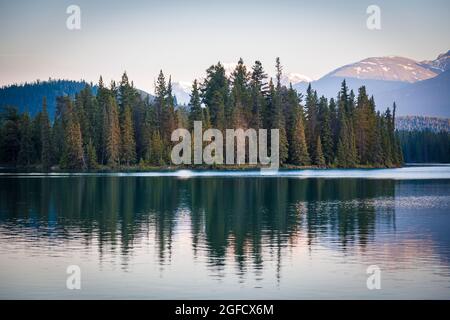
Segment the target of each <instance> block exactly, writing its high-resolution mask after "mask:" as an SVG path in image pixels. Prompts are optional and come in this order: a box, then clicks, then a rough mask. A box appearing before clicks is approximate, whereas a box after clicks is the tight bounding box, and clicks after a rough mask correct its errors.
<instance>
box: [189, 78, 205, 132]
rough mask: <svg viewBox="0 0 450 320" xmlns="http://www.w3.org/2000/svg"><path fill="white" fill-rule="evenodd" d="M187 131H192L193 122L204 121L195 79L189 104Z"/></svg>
mask: <svg viewBox="0 0 450 320" xmlns="http://www.w3.org/2000/svg"><path fill="white" fill-rule="evenodd" d="M189 106H190V110H189V129H190V130H193V129H194V121H202V122H203V121H204V116H203V109H202V106H201V101H200V92H199V90H198V83H197V79H195V80H194V83H193V85H192V93H191V100H190V102H189Z"/></svg>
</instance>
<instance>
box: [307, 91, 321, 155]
mask: <svg viewBox="0 0 450 320" xmlns="http://www.w3.org/2000/svg"><path fill="white" fill-rule="evenodd" d="M317 104H318V101H317V92H316V91H314V90H312V88H311V84H309V85H308V88H307V90H306V101H305V117H306V126H305V135H306V141H307V144H308V148H309V153H310V154H312V155H313V154H315V149H316V141H317V135H318V130H317V128H318V126H319V121H318V112H317Z"/></svg>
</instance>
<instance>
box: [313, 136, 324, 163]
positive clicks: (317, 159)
mask: <svg viewBox="0 0 450 320" xmlns="http://www.w3.org/2000/svg"><path fill="white" fill-rule="evenodd" d="M315 152H316V153H315V154H314V164H315V165H317V166H319V167H323V166H325V157H324V155H323V151H322V142H321V140H320V135H319V136H317V143H316V151H315Z"/></svg>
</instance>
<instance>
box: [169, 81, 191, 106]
mask: <svg viewBox="0 0 450 320" xmlns="http://www.w3.org/2000/svg"><path fill="white" fill-rule="evenodd" d="M191 90H192V83H190V82H187V81H178V82H172V93H173V95H175V97H176V98H177V103H178V104H186V105H187V104H188V103H189V101H190V100H191Z"/></svg>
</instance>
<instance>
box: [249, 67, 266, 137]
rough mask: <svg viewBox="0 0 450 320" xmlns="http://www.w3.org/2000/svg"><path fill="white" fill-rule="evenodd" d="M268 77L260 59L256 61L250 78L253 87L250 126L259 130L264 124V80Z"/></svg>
mask: <svg viewBox="0 0 450 320" xmlns="http://www.w3.org/2000/svg"><path fill="white" fill-rule="evenodd" d="M266 78H267V75H266V74H265V72H264V70H263V67H262V64H261V62H260V61H255V64H254V66H253V67H252V75H251V80H250V87H251V102H252V107H251V118H250V127H251V128H254V129H255V130H258V129H259V128H261V127H262V125H263V114H264V105H265V101H264V94H265V88H264V81H265V79H266Z"/></svg>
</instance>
